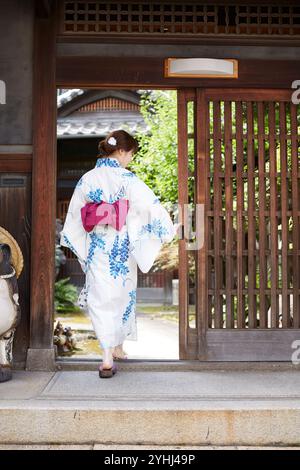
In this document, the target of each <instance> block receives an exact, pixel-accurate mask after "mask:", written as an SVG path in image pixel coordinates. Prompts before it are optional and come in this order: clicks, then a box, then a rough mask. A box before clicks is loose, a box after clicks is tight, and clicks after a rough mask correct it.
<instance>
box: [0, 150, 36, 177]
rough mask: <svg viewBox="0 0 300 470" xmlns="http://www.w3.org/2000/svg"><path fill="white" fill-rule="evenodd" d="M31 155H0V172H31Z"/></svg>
mask: <svg viewBox="0 0 300 470" xmlns="http://www.w3.org/2000/svg"><path fill="white" fill-rule="evenodd" d="M31 168H32V155H30V154H14V155H11V154H9V155H5V154H1V155H0V173H31Z"/></svg>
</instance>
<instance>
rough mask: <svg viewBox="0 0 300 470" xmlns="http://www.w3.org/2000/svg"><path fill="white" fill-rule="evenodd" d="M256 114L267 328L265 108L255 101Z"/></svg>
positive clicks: (262, 315)
mask: <svg viewBox="0 0 300 470" xmlns="http://www.w3.org/2000/svg"><path fill="white" fill-rule="evenodd" d="M257 115H258V123H257V127H258V168H259V173H258V183H259V190H258V194H259V214H258V217H259V219H258V220H259V327H260V328H267V305H266V288H267V264H266V263H267V258H266V216H265V213H266V180H265V171H266V169H265V122H264V115H265V108H264V103H263V102H261V101H260V102H258V103H257Z"/></svg>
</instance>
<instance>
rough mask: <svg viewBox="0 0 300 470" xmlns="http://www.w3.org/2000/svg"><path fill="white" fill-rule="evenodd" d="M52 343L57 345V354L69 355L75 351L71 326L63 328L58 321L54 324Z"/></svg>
mask: <svg viewBox="0 0 300 470" xmlns="http://www.w3.org/2000/svg"><path fill="white" fill-rule="evenodd" d="M53 343H54V344H55V345H56V347H57V353H58V355H59V356H71V355H72V354H74V352H75V351H78V348H76V339H75V337H74V335H73V332H72V329H71V327H70V326H67V327H65V328H64V326H63V324H62V323H61V322H60V321H58V322H57V323H56V326H55V330H54V337H53Z"/></svg>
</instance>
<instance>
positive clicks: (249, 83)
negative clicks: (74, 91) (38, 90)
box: [57, 56, 299, 89]
mask: <svg viewBox="0 0 300 470" xmlns="http://www.w3.org/2000/svg"><path fill="white" fill-rule="evenodd" d="M103 60H104V58H103V57H92V56H90V57H86V56H85V57H79V56H73V57H65V56H61V57H58V58H57V86H59V87H61V88H67V87H70V88H72V87H74V88H101V87H109V88H123V89H124V88H136V87H139V88H149V87H150V88H169V89H176V88H180V87H201V88H202V87H216V88H234V87H249V88H262V87H263V88H285V89H287V88H291V83H292V81H293V80H295V79H296V78H297V77H298V75H299V61H294V60H271V59H270V60H262V59H249V60H246V59H240V60H239V77H238V78H232V79H231V78H226V79H222V78H180V77H178V78H177V77H176V78H175V77H169V78H165V77H164V76H163V70H164V57H149V58H145V57H105V60H104V62H105V66H103Z"/></svg>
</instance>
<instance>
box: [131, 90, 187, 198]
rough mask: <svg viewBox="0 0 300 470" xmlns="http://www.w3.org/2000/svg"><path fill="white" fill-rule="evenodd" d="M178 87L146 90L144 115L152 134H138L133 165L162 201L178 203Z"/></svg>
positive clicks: (142, 108) (144, 94)
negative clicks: (137, 147) (163, 89)
mask: <svg viewBox="0 0 300 470" xmlns="http://www.w3.org/2000/svg"><path fill="white" fill-rule="evenodd" d="M176 93H177V92H176V90H167V91H162V90H151V91H149V90H146V91H145V92H144V93H143V94H142V95H141V100H140V104H141V114H142V115H143V117H144V120H145V123H146V124H147V125H148V127H149V131H148V133H143V132H140V133H138V134H137V135H136V138H137V140H138V141H139V146H140V151H139V152H138V154H137V155H136V157H135V158H134V160H133V162H132V164H131V168H132V170H133V171H134V172H135V173H136V174H137V176H139V177H140V178H142V179H143V181H145V183H146V184H147V185H148V186H150V187H151V188H152V190H153V191H154V192H155V193H156V194H157V195H158V197H159V198H160V200H161V202H162V203H164V202H168V203H173V204H175V203H177V200H178V197H177V194H178V172H177V99H176Z"/></svg>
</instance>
